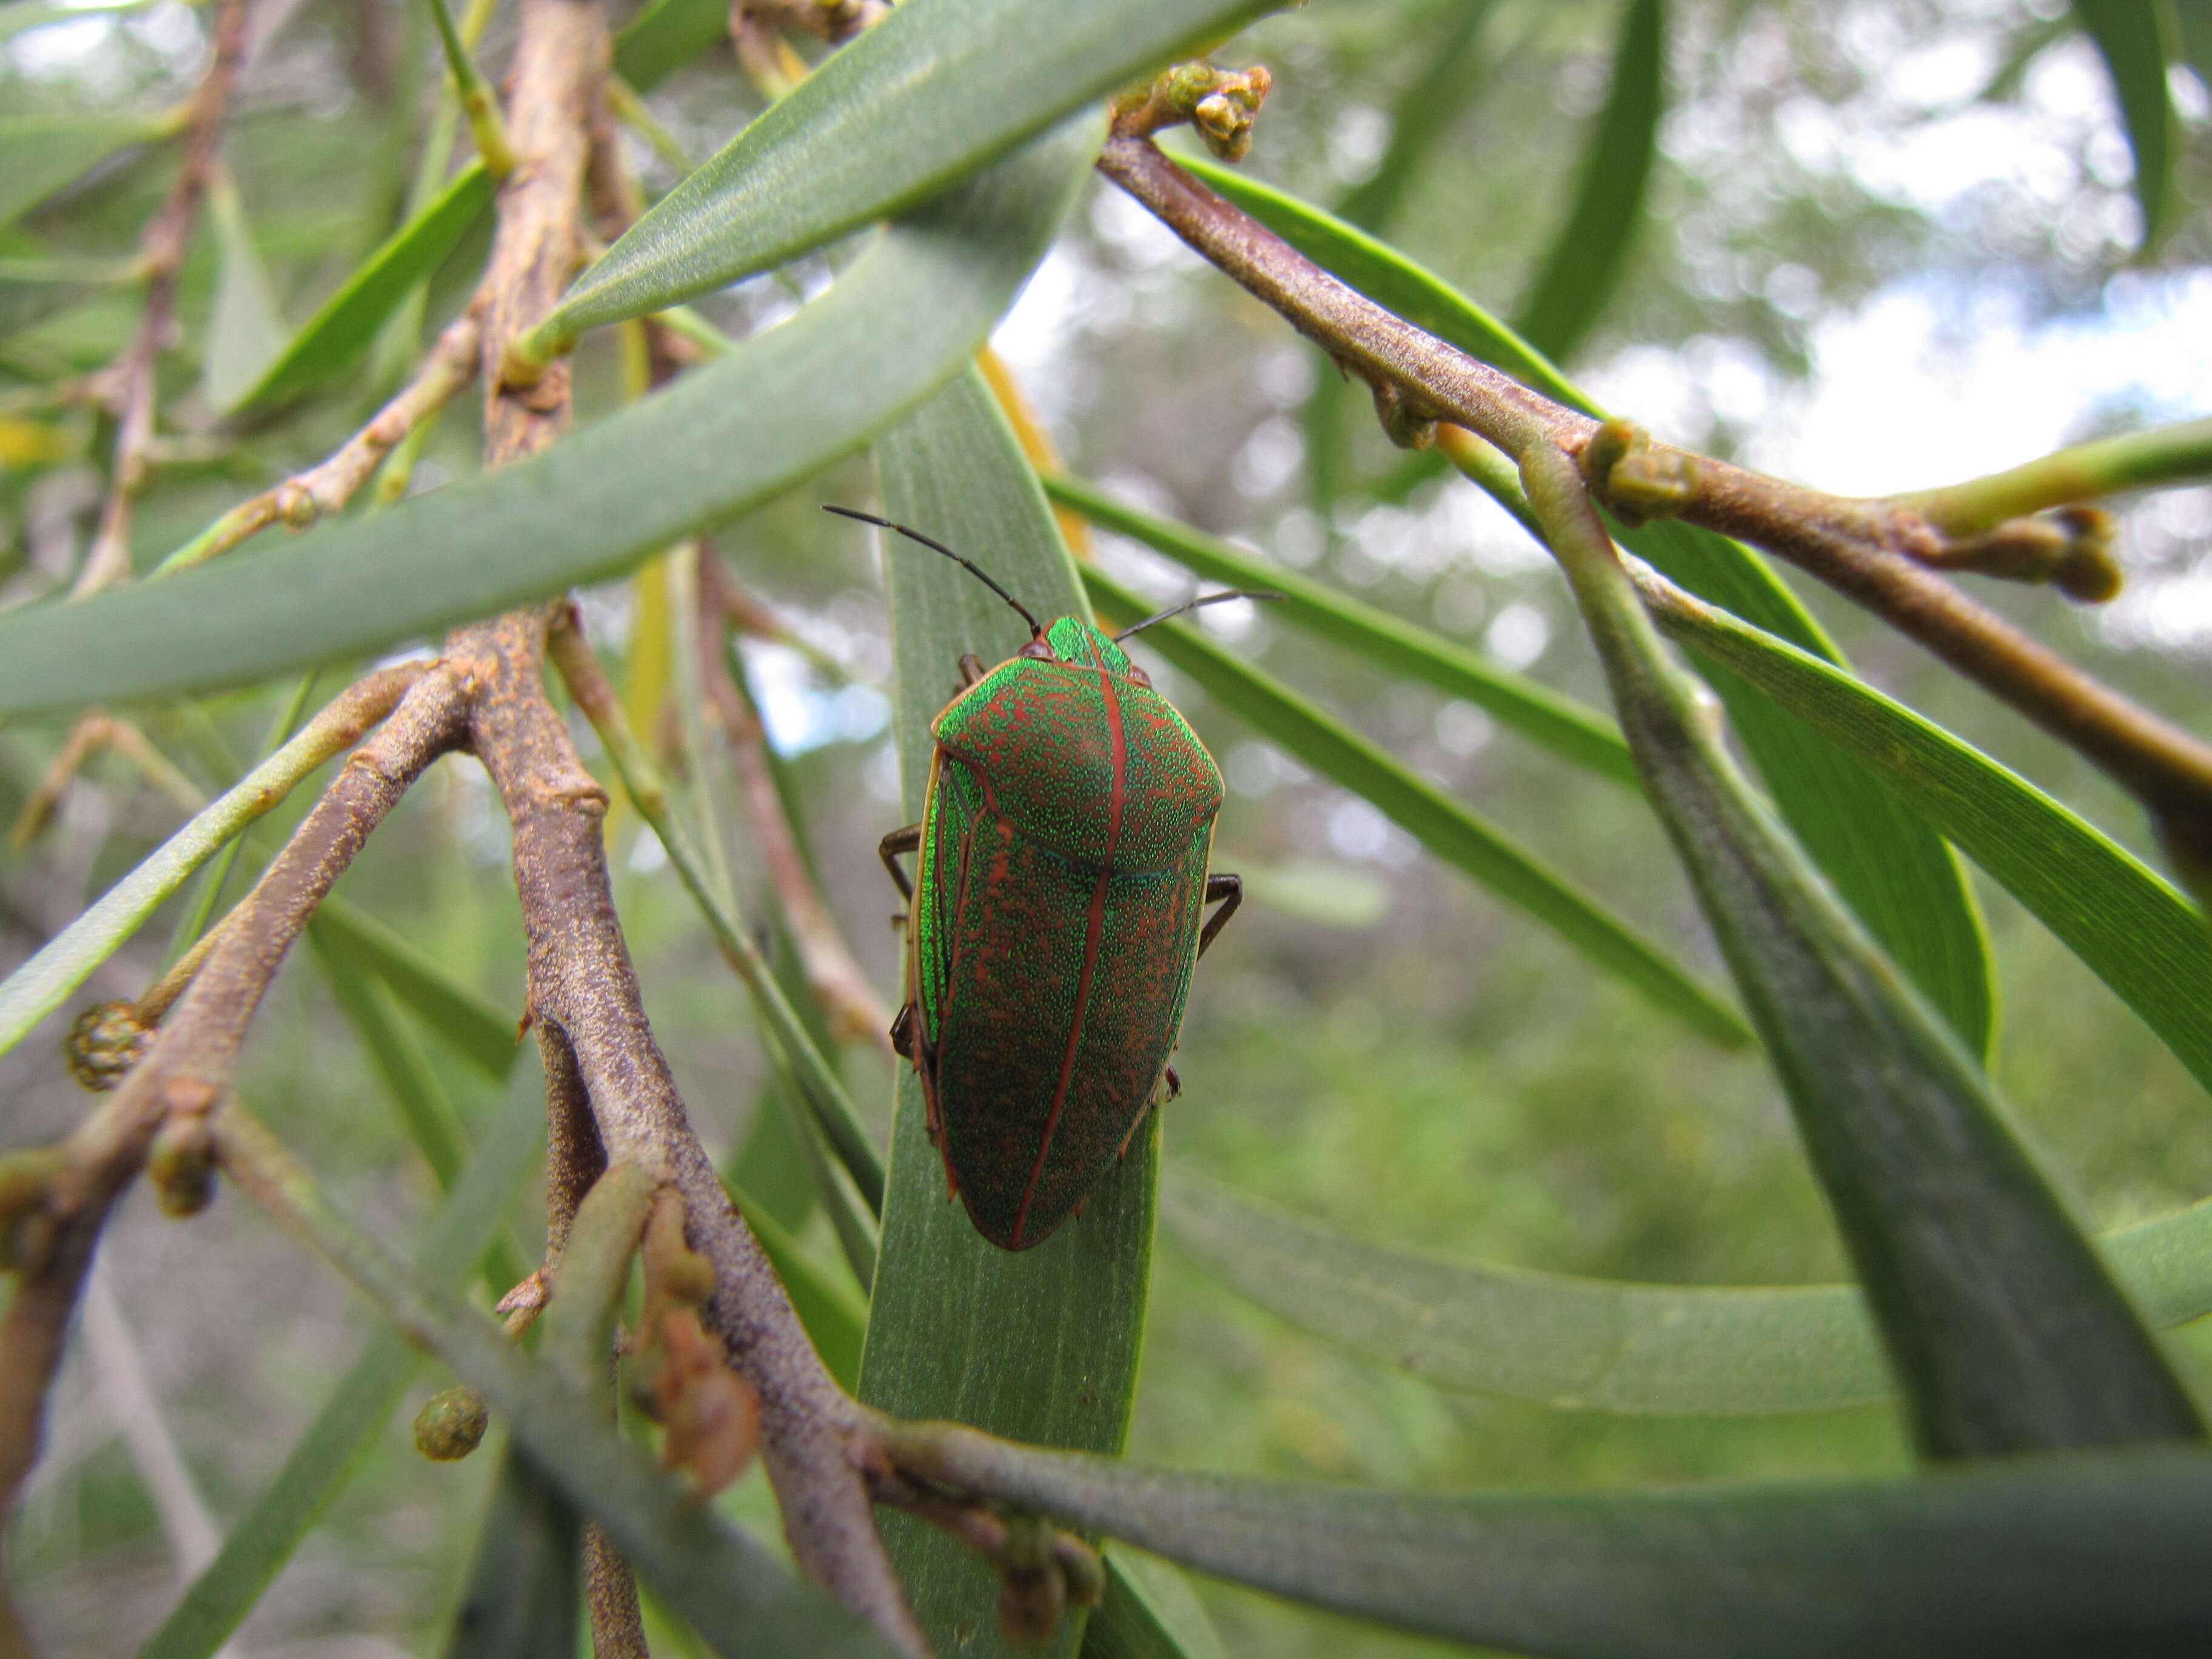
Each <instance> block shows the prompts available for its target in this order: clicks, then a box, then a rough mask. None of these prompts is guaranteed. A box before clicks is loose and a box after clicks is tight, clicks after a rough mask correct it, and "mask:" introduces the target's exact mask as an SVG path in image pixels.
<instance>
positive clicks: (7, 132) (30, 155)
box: [0, 112, 178, 225]
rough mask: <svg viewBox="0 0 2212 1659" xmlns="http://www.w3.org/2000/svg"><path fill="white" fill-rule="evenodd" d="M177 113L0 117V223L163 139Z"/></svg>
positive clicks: (172, 129) (175, 124) (173, 126)
mask: <svg viewBox="0 0 2212 1659" xmlns="http://www.w3.org/2000/svg"><path fill="white" fill-rule="evenodd" d="M177 128H178V119H177V116H176V114H175V113H174V112H171V113H167V114H163V115H152V116H149V115H23V116H17V117H15V118H12V119H8V120H0V225H5V224H7V223H9V222H11V221H13V220H15V219H16V218H18V217H20V216H21V215H22V214H24V213H26V212H27V211H28V210H31V209H32V208H34V207H36V206H38V204H40V203H41V202H43V201H45V200H46V197H49V196H52V195H54V194H55V193H57V192H58V191H61V190H64V189H65V188H67V187H68V186H69V185H72V184H75V183H76V181H77V180H78V179H81V178H82V177H83V176H84V175H85V174H86V173H89V172H91V171H92V170H93V168H94V167H98V166H99V165H100V163H101V162H102V161H106V160H107V158H108V157H109V156H111V155H116V154H117V153H118V152H119V151H122V150H125V149H130V148H131V145H133V144H145V143H153V142H154V141H155V140H156V139H159V138H166V137H169V136H170V135H171V134H172V133H173V132H175V131H177Z"/></svg>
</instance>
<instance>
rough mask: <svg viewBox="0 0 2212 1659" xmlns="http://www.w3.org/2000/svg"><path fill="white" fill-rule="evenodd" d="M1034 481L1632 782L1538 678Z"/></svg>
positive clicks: (1189, 532)
mask: <svg viewBox="0 0 2212 1659" xmlns="http://www.w3.org/2000/svg"><path fill="white" fill-rule="evenodd" d="M1044 488H1045V493H1046V494H1047V495H1050V496H1051V497H1052V498H1053V500H1054V501H1060V502H1062V503H1064V504H1065V505H1066V506H1068V507H1073V508H1074V509H1075V510H1076V511H1077V512H1079V513H1081V514H1083V516H1084V517H1085V518H1086V519H1088V520H1091V522H1092V523H1093V524H1097V525H1103V526H1105V527H1106V528H1107V529H1109V530H1115V531H1119V532H1121V534H1122V535H1124V536H1133V537H1134V538H1136V539H1137V540H1139V541H1140V542H1142V543H1144V544H1145V545H1146V546H1147V547H1149V548H1152V550H1154V551H1156V552H1159V553H1163V554H1165V555H1166V556H1168V557H1169V558H1170V559H1173V560H1174V561H1175V562H1176V563H1178V564H1180V565H1182V567H1183V568H1185V569H1187V570H1189V571H1192V572H1194V574H1197V575H1200V576H1202V577H1204V578H1206V580H1209V581H1217V582H1224V583H1226V584H1228V585H1229V586H1232V587H1244V588H1250V589H1254V590H1257V591H1272V592H1277V593H1279V594H1281V595H1282V596H1283V597H1282V603H1281V604H1280V605H1277V606H1276V607H1275V609H1274V611H1273V613H1272V614H1273V615H1276V616H1279V617H1283V618H1284V619H1285V620H1286V621H1289V622H1294V623H1298V624H1299V625H1300V626H1302V627H1304V628H1309V629H1312V630H1313V631H1314V632H1315V633H1316V634H1318V635H1321V636H1322V638H1324V639H1328V640H1334V641H1336V642H1337V643H1338V644H1340V645H1345V646H1349V647H1351V648H1352V649H1353V650H1355V651H1358V652H1359V653H1361V654H1362V655H1364V656H1365V657H1367V658H1368V659H1370V660H1371V661H1373V662H1375V663H1376V664H1378V665H1381V666H1383V667H1384V668H1386V669H1389V670H1390V671H1392V672H1394V673H1398V674H1403V675H1405V676H1406V677H1407V678H1409V679H1417V680H1420V681H1422V682H1423V683H1425V684H1429V685H1432V686H1434V687H1435V688H1436V689H1437V690H1439V691H1443V692H1446V693H1448V694H1449V695H1450V696H1455V697H1464V698H1466V699H1467V701H1468V702H1472V703H1477V704H1480V706H1481V707H1482V708H1487V709H1488V710H1489V711H1490V712H1491V713H1492V714H1495V715H1497V716H1498V720H1500V721H1502V722H1503V723H1504V724H1505V725H1506V726H1510V727H1512V728H1513V729H1514V730H1515V731H1517V732H1521V733H1522V735H1523V736H1525V737H1528V738H1531V739H1533V740H1534V741H1535V742H1537V743H1541V744H1543V745H1544V746H1545V747H1546V748H1547V749H1549V750H1552V751H1553V753H1554V754H1558V755H1560V756H1564V757H1565V758H1566V759H1568V760H1571V761H1573V762H1574V763H1576V764H1577V765H1578V766H1584V767H1588V768H1589V769H1590V770H1591V771H1593V772H1597V773H1601V774H1602V775H1604V776H1607V777H1609V778H1612V779H1614V780H1615V781H1619V782H1622V783H1627V784H1635V783H1637V782H1638V778H1637V775H1636V763H1635V762H1634V761H1632V760H1631V759H1630V758H1629V757H1628V745H1627V744H1626V743H1624V742H1622V741H1621V738H1620V729H1619V728H1618V727H1617V726H1614V725H1613V721H1612V720H1610V719H1609V718H1607V716H1606V715H1605V714H1603V713H1602V712H1601V711H1600V710H1598V709H1595V708H1589V706H1587V705H1586V704H1583V703H1579V702H1576V701H1575V700H1574V699H1573V698H1571V697H1567V696H1561V695H1560V694H1559V692H1557V691H1554V690H1552V689H1551V687H1549V686H1547V685H1546V684H1543V683H1542V682H1541V681H1539V680H1532V679H1530V678H1528V676H1526V675H1524V674H1516V673H1515V672H1513V671H1511V670H1510V669H1506V668H1500V667H1498V665H1496V664H1494V663H1492V662H1491V661H1489V660H1488V659H1486V658H1484V657H1482V656H1480V655H1479V654H1478V653H1475V652H1473V651H1469V650H1468V649H1466V648H1465V647H1462V646H1460V645H1457V644H1455V643H1454V642H1453V641H1449V640H1447V639H1445V638H1443V636H1442V635H1437V634H1433V633H1431V632H1430V631H1429V630H1428V629H1425V628H1417V627H1415V626H1414V625H1413V623H1408V622H1403V621H1401V620H1400V619H1399V618H1398V617H1394V616H1392V615H1391V614H1390V613H1389V611H1380V610H1377V609H1376V607H1375V606H1373V605H1363V604H1362V603H1361V602H1360V601H1359V600H1358V599H1352V598H1349V597H1347V596H1346V595H1345V594H1342V593H1340V592H1337V591H1336V590H1335V589H1334V588H1332V587H1329V586H1327V585H1326V584H1325V583H1322V582H1317V581H1315V580H1313V579H1312V578H1311V577H1309V576H1302V575H1300V574H1298V573H1297V572H1296V571H1295V570H1291V569H1288V568H1285V567H1284V566H1282V565H1279V564H1271V563H1269V562H1267V561H1266V560H1263V559H1255V558H1254V557H1253V556H1251V555H1249V554H1248V553H1245V552H1243V550H1240V549H1237V548H1235V547H1232V546H1231V545H1230V544H1228V543H1227V542H1225V541H1221V540H1218V539H1217V538H1214V537H1212V536H1208V535H1206V533H1205V532H1202V531H1197V530H1193V529H1192V528H1191V527H1190V526H1188V525H1182V524H1176V522H1174V521H1173V520H1168V519H1160V518H1155V517H1153V516H1152V514H1151V513H1141V512H1139V511H1138V510H1137V509H1136V508H1134V507H1125V506H1123V505H1122V504H1121V502H1119V501H1115V499H1114V498H1113V497H1112V496H1111V495H1108V494H1106V492H1105V491H1104V490H1103V489H1099V487H1098V486H1097V484H1094V483H1090V482H1088V481H1087V480H1085V479H1082V478H1074V477H1068V476H1067V475H1066V474H1064V473H1063V474H1060V475H1058V476H1055V477H1048V478H1047V479H1045V481H1044Z"/></svg>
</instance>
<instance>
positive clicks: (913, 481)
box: [860, 369, 1159, 1659]
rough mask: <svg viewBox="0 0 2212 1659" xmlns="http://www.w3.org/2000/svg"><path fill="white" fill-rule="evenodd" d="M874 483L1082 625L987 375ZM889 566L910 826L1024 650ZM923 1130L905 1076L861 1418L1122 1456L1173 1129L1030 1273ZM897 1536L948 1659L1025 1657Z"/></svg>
mask: <svg viewBox="0 0 2212 1659" xmlns="http://www.w3.org/2000/svg"><path fill="white" fill-rule="evenodd" d="M876 465H877V469H878V476H879V477H880V479H881V483H882V489H883V499H884V511H885V512H886V513H889V514H890V516H891V517H893V518H895V519H897V520H900V521H901V522H902V523H906V524H910V525H913V526H915V527H916V528H917V529H921V530H923V531H925V532H927V534H930V535H933V536H935V537H937V538H939V539H940V540H942V541H945V543H947V544H950V545H951V546H955V547H957V548H959V549H961V550H963V552H965V553H966V554H967V555H968V556H969V557H970V558H972V559H974V560H975V562H977V563H978V564H980V565H981V566H982V567H983V568H985V569H987V570H988V571H990V572H991V573H992V574H993V575H994V577H996V578H997V579H998V580H1000V582H1002V583H1005V584H1006V586H1007V587H1008V589H1009V591H1011V592H1014V593H1017V594H1019V595H1021V596H1022V598H1023V601H1024V604H1026V605H1029V606H1030V609H1031V610H1033V611H1036V612H1038V614H1040V615H1049V616H1066V615H1073V614H1081V613H1082V611H1083V610H1084V605H1083V589H1082V587H1081V586H1080V585H1079V582H1078V580H1077V578H1076V573H1075V566H1074V562H1073V560H1071V559H1070V558H1069V557H1068V556H1067V550H1066V547H1065V545H1064V544H1062V543H1061V541H1060V531H1059V528H1058V526H1056V525H1054V522H1053V517H1052V510H1051V508H1050V507H1048V505H1047V504H1046V501H1045V499H1044V492H1043V491H1042V489H1040V488H1039V487H1038V485H1037V482H1036V474H1035V473H1033V472H1032V471H1030V466H1029V463H1028V462H1027V460H1025V459H1024V458H1023V455H1022V452H1021V448H1020V446H1019V445H1018V443H1017V442H1016V441H1015V439H1014V436H1013V434H1012V432H1011V431H1010V430H1009V429H1008V428H1007V427H1006V422H1005V420H1004V418H1003V417H1002V416H1000V413H999V410H998V406H997V404H995V403H994V401H993V400H992V398H991V393H990V391H989V389H988V388H987V386H985V385H984V384H983V380H982V377H981V374H978V373H977V372H976V371H975V370H973V369H970V370H969V372H968V373H966V374H963V375H962V376H960V377H959V378H958V379H957V380H955V381H953V383H952V384H951V386H948V387H946V388H945V391H944V392H940V393H939V394H938V396H937V397H936V398H933V400H932V401H931V402H930V403H928V404H926V405H924V406H923V407H922V408H921V410H918V411H916V413H915V415H914V416H912V418H910V419H909V420H908V421H907V422H905V423H904V424H903V425H902V426H900V427H898V428H895V429H894V430H892V431H891V432H890V433H888V434H886V435H884V438H883V440H882V441H880V442H879V443H878V445H877V446H876ZM884 567H885V573H886V581H887V583H888V586H889V587H890V614H891V631H892V646H893V649H894V653H895V659H896V664H897V669H898V700H897V726H896V733H897V739H898V745H899V758H900V762H901V766H902V773H903V775H904V778H905V802H906V810H907V812H908V816H909V817H915V818H918V817H921V801H922V793H923V789H924V787H925V784H926V781H927V778H928V776H929V757H930V753H931V742H930V738H929V726H930V721H931V720H932V719H933V717H934V716H935V714H937V712H938V710H939V708H941V707H942V706H943V705H944V704H945V702H946V701H948V699H949V698H950V696H951V693H952V691H953V690H954V689H955V688H956V686H957V684H958V679H959V671H958V666H957V665H958V661H959V659H960V656H961V653H963V652H971V651H972V652H975V653H977V654H978V655H980V656H981V657H982V658H983V659H985V660H986V661H1000V660H1003V659H1006V658H1007V657H1011V656H1012V654H1013V653H1014V652H1015V651H1016V650H1017V649H1018V648H1019V647H1021V646H1022V645H1023V644H1024V642H1025V637H1026V635H1025V630H1024V629H1023V627H1022V625H1021V623H1020V622H1019V621H1018V619H1017V618H1016V617H1014V615H1013V613H1012V611H1009V610H1008V609H1007V608H1006V605H1003V604H1002V603H1000V600H999V599H997V598H996V597H995V596H994V594H992V593H991V592H990V591H989V590H988V589H987V588H986V587H984V586H982V584H981V583H980V582H978V581H976V580H975V579H974V578H973V577H972V576H969V575H968V574H966V573H965V572H963V571H962V570H960V569H959V568H957V567H956V566H954V565H952V564H951V563H950V562H947V561H945V560H943V559H940V558H939V557H938V556H936V555H935V554H933V553H930V552H927V551H926V550H923V549H921V548H919V547H915V546H913V545H912V544H902V543H893V544H890V545H887V546H886V547H885V549H884ZM925 1115H926V1114H925V1111H924V1109H923V1105H922V1099H921V1085H920V1083H919V1081H918V1079H916V1078H915V1073H914V1072H913V1069H912V1068H911V1067H910V1066H901V1067H900V1068H899V1076H898V1093H897V1102H896V1115H895V1117H894V1120H893V1125H892V1130H891V1167H890V1188H889V1192H888V1194H887V1196H886V1199H885V1202H884V1242H883V1253H882V1255H881V1256H880V1258H879V1259H878V1265H877V1269H876V1283H875V1294H874V1298H873V1302H872V1305H871V1307H870V1310H869V1314H868V1346H867V1352H866V1358H864V1360H863V1362H862V1364H861V1370H860V1397H861V1399H862V1400H864V1401H867V1402H868V1403H869V1404H870V1405H872V1406H875V1407H879V1408H880V1409H882V1410H884V1411H888V1412H891V1413H895V1414H896V1415H898V1416H902V1417H916V1418H949V1419H957V1420H958V1421H960V1422H963V1423H972V1424H975V1425H977V1426H979V1427H982V1428H987V1429H989V1430H990V1431H993V1432H994V1433H1000V1434H1010V1435H1014V1436H1018V1437H1020V1438H1022V1439H1024V1440H1034V1441H1040V1442H1042V1443H1047V1444H1053V1445H1062V1446H1078V1447H1083V1448H1085V1449H1091V1450H1097V1451H1117V1450H1119V1449H1121V1443H1122V1440H1123V1438H1124V1437H1125V1436H1126V1435H1127V1432H1128V1423H1129V1411H1130V1407H1131V1404H1132V1401H1133V1398H1134V1395H1135V1390H1136V1381H1137V1356H1138V1352H1139V1348H1140V1346H1141V1344H1142V1337H1143V1329H1144V1316H1145V1297H1146V1288H1147V1283H1148V1279H1149V1273H1150V1267H1151V1261H1152V1213H1153V1204H1154V1198H1155V1192H1156V1187H1157V1182H1158V1158H1159V1136H1158V1114H1154V1115H1152V1116H1151V1117H1150V1118H1149V1119H1148V1120H1147V1121H1146V1125H1145V1127H1143V1128H1142V1129H1141V1130H1140V1131H1139V1133H1138V1134H1137V1136H1136V1138H1135V1141H1134V1144H1133V1145H1132V1146H1130V1148H1129V1150H1128V1154H1127V1157H1126V1158H1124V1159H1123V1161H1122V1163H1121V1165H1120V1167H1119V1168H1117V1169H1115V1170H1113V1171H1111V1172H1110V1173H1109V1175H1108V1176H1107V1177H1106V1179H1105V1180H1104V1181H1103V1182H1101V1183H1100V1184H1099V1186H1098V1187H1097V1189H1095V1190H1094V1191H1093V1192H1092V1193H1091V1196H1090V1199H1089V1200H1088V1201H1087V1203H1086V1204H1085V1207H1084V1211H1083V1213H1082V1215H1081V1216H1080V1217H1079V1218H1076V1219H1074V1220H1073V1221H1070V1222H1068V1223H1067V1224H1066V1225H1065V1226H1063V1227H1061V1228H1060V1231H1058V1232H1056V1233H1055V1234H1054V1235H1053V1236H1052V1237H1050V1238H1048V1239H1047V1240H1046V1241H1045V1242H1044V1243H1042V1244H1040V1245H1038V1246H1037V1247H1036V1249H1030V1250H1024V1251H1021V1252H1019V1253H1018V1254H1017V1253H1013V1252H1010V1251H1006V1250H1001V1249H997V1248H996V1247H995V1246H994V1245H991V1244H987V1243H985V1242H984V1241H983V1239H982V1237H981V1235H979V1234H978V1233H977V1232H976V1231H975V1228H974V1226H973V1225H971V1224H970V1223H969V1219H968V1217H967V1213H966V1212H964V1211H963V1209H962V1208H961V1207H960V1206H958V1205H957V1203H953V1204H949V1203H947V1202H946V1201H945V1164H944V1160H943V1159H942V1158H939V1155H938V1152H937V1149H936V1148H935V1147H934V1146H931V1145H930V1143H929V1138H928V1135H927V1131H926V1130H925V1128H924V1127H923V1124H924V1118H925ZM884 1536H885V1539H886V1541H887V1542H888V1543H889V1545H890V1550H891V1557H892V1559H893V1561H894V1562H896V1564H897V1565H898V1566H899V1568H900V1572H901V1576H902V1577H903V1578H904V1580H905V1582H906V1583H907V1584H908V1588H909V1589H911V1591H912V1592H913V1595H914V1601H915V1611H916V1613H919V1614H920V1616H921V1621H922V1626H923V1628H924V1629H925V1630H927V1632H929V1635H930V1637H931V1639H932V1641H933V1643H934V1644H936V1645H937V1647H938V1650H939V1651H940V1652H946V1653H951V1652H957V1653H961V1654H963V1655H968V1656H974V1659H981V1656H984V1655H1003V1654H1006V1653H1009V1652H1011V1651H1012V1650H1010V1649H1008V1648H1007V1646H1006V1644H1005V1641H1004V1639H1003V1638H1002V1637H1001V1636H1000V1632H999V1628H998V1620H997V1618H996V1615H995V1613H994V1607H995V1606H996V1600H997V1586H996V1583H995V1582H994V1579H993V1577H992V1575H991V1574H990V1573H989V1571H987V1570H986V1569H985V1568H984V1567H982V1566H981V1565H980V1564H979V1563H978V1562H977V1561H976V1560H975V1557H974V1556H973V1555H972V1554H970V1553H969V1552H967V1551H965V1550H963V1549H962V1548H961V1547H959V1546H957V1545H956V1544H954V1543H952V1542H951V1541H950V1540H948V1539H946V1538H945V1536H944V1535H943V1534H939V1533H938V1532H936V1531H934V1530H933V1529H931V1528H925V1527H923V1526H921V1525H920V1524H919V1523H916V1522H909V1521H908V1520H907V1519H906V1518H905V1517H903V1516H897V1517H890V1516H887V1517H886V1524H885V1528H884ZM1080 1622H1081V1621H1080V1620H1070V1621H1069V1626H1068V1628H1067V1629H1066V1630H1064V1631H1063V1632H1061V1634H1060V1638H1059V1639H1058V1642H1057V1644H1056V1645H1055V1647H1054V1649H1053V1651H1056V1652H1060V1653H1063V1654H1066V1653H1073V1651H1074V1650H1075V1644H1076V1642H1077V1641H1078V1640H1079V1637H1080V1632H1079V1629H1078V1628H1077V1627H1078V1626H1079V1624H1080ZM971 1633H972V1634H971Z"/></svg>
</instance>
